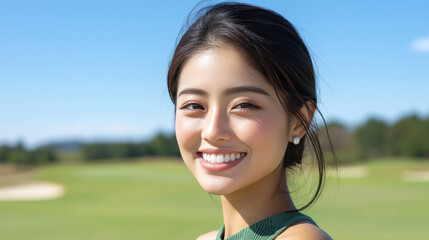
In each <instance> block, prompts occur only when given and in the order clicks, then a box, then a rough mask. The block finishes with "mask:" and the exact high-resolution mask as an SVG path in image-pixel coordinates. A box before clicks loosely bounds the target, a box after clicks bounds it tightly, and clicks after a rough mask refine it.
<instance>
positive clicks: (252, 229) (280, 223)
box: [216, 211, 317, 240]
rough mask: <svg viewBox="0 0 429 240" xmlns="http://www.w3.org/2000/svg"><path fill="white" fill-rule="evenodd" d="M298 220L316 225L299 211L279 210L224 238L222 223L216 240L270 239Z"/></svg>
mask: <svg viewBox="0 0 429 240" xmlns="http://www.w3.org/2000/svg"><path fill="white" fill-rule="evenodd" d="M298 222H309V223H311V224H314V225H316V223H315V222H314V221H313V219H311V218H310V217H309V216H307V215H305V214H302V213H300V212H297V211H291V212H281V213H278V214H275V215H273V216H271V217H268V218H265V219H263V220H261V221H259V222H257V223H254V224H252V225H250V226H249V227H247V228H245V229H243V230H241V231H240V232H238V233H236V234H234V235H232V236H231V237H229V238H225V239H224V238H223V236H224V234H225V225H222V227H221V228H220V230H219V232H218V234H217V237H216V240H272V239H274V238H275V237H277V236H278V235H279V234H280V233H282V232H283V231H284V230H286V228H288V227H290V226H291V225H293V224H295V223H298ZM316 226H317V225H316Z"/></svg>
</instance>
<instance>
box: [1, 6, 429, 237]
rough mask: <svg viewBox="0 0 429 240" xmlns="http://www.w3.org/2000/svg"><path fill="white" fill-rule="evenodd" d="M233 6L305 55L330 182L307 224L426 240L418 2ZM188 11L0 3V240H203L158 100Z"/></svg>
mask: <svg viewBox="0 0 429 240" xmlns="http://www.w3.org/2000/svg"><path fill="white" fill-rule="evenodd" d="M210 2H219V1H206V2H205V3H204V4H208V3H210ZM246 2H247V3H250V4H256V5H259V6H262V7H266V8H269V9H273V10H275V11H277V12H279V13H280V14H282V15H283V16H285V17H286V18H287V19H288V20H289V21H291V22H292V23H293V24H294V25H295V27H296V28H297V30H298V31H299V33H300V34H301V36H302V37H303V39H304V41H305V42H306V43H307V45H308V47H309V48H310V50H311V52H312V54H313V58H314V62H315V65H316V68H317V78H318V81H319V82H318V89H319V93H320V106H319V107H320V110H321V112H322V113H323V116H324V118H325V119H326V122H327V129H328V130H329V133H330V136H331V140H332V143H333V145H334V147H335V150H336V154H337V157H338V162H337V163H338V177H335V176H334V177H332V178H331V179H330V180H328V184H327V189H326V191H325V194H324V195H323V196H322V198H321V199H320V200H319V201H318V202H317V203H316V204H315V205H314V206H313V207H312V208H310V209H309V210H307V213H308V214H310V215H311V216H314V218H315V219H316V221H317V222H318V224H319V226H321V227H322V228H324V229H325V230H326V231H327V232H329V233H330V234H331V235H332V237H333V238H334V239H337V238H338V239H362V238H364V239H403V238H405V237H407V238H410V237H411V238H418V237H420V238H424V237H427V236H428V234H429V231H428V230H427V229H428V228H427V227H428V226H429V225H428V223H429V208H428V207H427V204H428V203H429V94H428V89H429V17H428V15H427V9H429V2H427V1H423V0H416V1H407V2H405V1H385V0H382V1H359V2H344V1H292V0H290V1H281V0H267V1H246ZM198 3H199V1H192V0H187V1H170V0H166V1H98V0H95V1H80V0H77V1H52V0H51V1H48V0H40V1H31V0H26V1H24V0H17V1H12V0H9V1H8V0H0V239H104V240H106V239H118V238H127V239H169V238H172V237H174V238H175V239H194V238H196V236H198V235H199V234H201V233H203V232H205V231H209V230H213V229H217V228H219V226H220V225H221V224H222V216H221V209H220V203H219V201H218V199H217V198H216V197H211V196H209V195H208V194H206V193H204V192H203V191H202V190H201V189H200V187H199V186H198V184H197V183H196V181H195V180H194V179H193V177H192V176H191V174H190V173H189V172H188V171H187V169H186V168H185V166H184V165H183V164H182V163H181V160H180V155H179V151H178V148H177V143H176V140H175V136H174V128H173V126H174V106H173V104H172V103H171V101H170V99H169V95H168V91H167V87H166V73H167V68H168V63H169V61H170V58H171V56H172V53H173V50H174V46H175V43H176V38H177V36H178V33H179V31H180V29H181V27H182V25H183V24H184V23H185V21H186V17H187V15H188V13H189V12H190V11H191V10H192V9H193V7H194V6H195V5H197V4H198ZM204 4H203V5H204ZM318 120H319V122H321V118H320V117H319V118H318ZM320 134H321V139H322V147H323V149H324V150H325V151H326V152H327V153H329V145H328V141H327V137H326V129H325V128H321V129H320ZM329 156H331V155H329ZM332 175H336V174H335V172H333V174H332ZM298 188H299V189H298ZM307 188H311V184H305V185H304V186H303V187H302V189H301V185H299V184H297V190H299V191H298V192H300V194H298V195H299V196H305V195H306V194H305V193H307V190H308V189H307ZM298 195H297V196H298ZM296 198H297V200H296V201H297V202H302V203H305V198H304V200H302V198H301V197H296Z"/></svg>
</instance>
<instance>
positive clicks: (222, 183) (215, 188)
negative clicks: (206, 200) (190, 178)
mask: <svg viewBox="0 0 429 240" xmlns="http://www.w3.org/2000/svg"><path fill="white" fill-rule="evenodd" d="M197 180H198V183H199V184H200V186H201V188H202V189H203V190H204V191H206V192H208V193H210V194H214V195H227V194H228V193H231V192H232V191H233V184H232V181H233V180H232V179H230V178H226V177H222V176H210V177H208V176H205V177H204V178H197Z"/></svg>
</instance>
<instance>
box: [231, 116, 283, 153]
mask: <svg viewBox="0 0 429 240" xmlns="http://www.w3.org/2000/svg"><path fill="white" fill-rule="evenodd" d="M236 129H237V136H238V137H239V138H240V140H241V141H243V142H245V143H247V144H248V146H249V147H250V148H251V149H252V151H253V152H252V154H253V155H256V156H261V155H265V156H272V157H274V158H276V159H277V158H280V159H281V158H282V157H283V154H284V151H285V150H286V147H287V122H286V120H285V118H284V117H282V116H276V115H269V114H266V115H265V116H261V117H259V118H256V119H252V120H250V121H246V122H244V123H243V122H241V123H240V124H237V125H236Z"/></svg>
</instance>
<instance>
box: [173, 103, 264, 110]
mask: <svg viewBox="0 0 429 240" xmlns="http://www.w3.org/2000/svg"><path fill="white" fill-rule="evenodd" d="M233 109H238V110H243V111H251V110H258V109H261V107H259V106H258V105H255V104H253V103H251V102H242V103H239V104H237V105H235V106H234V107H233ZM180 110H189V111H195V110H205V109H204V107H203V106H201V105H200V104H198V103H194V102H190V103H187V104H185V105H183V106H182V107H180Z"/></svg>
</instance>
